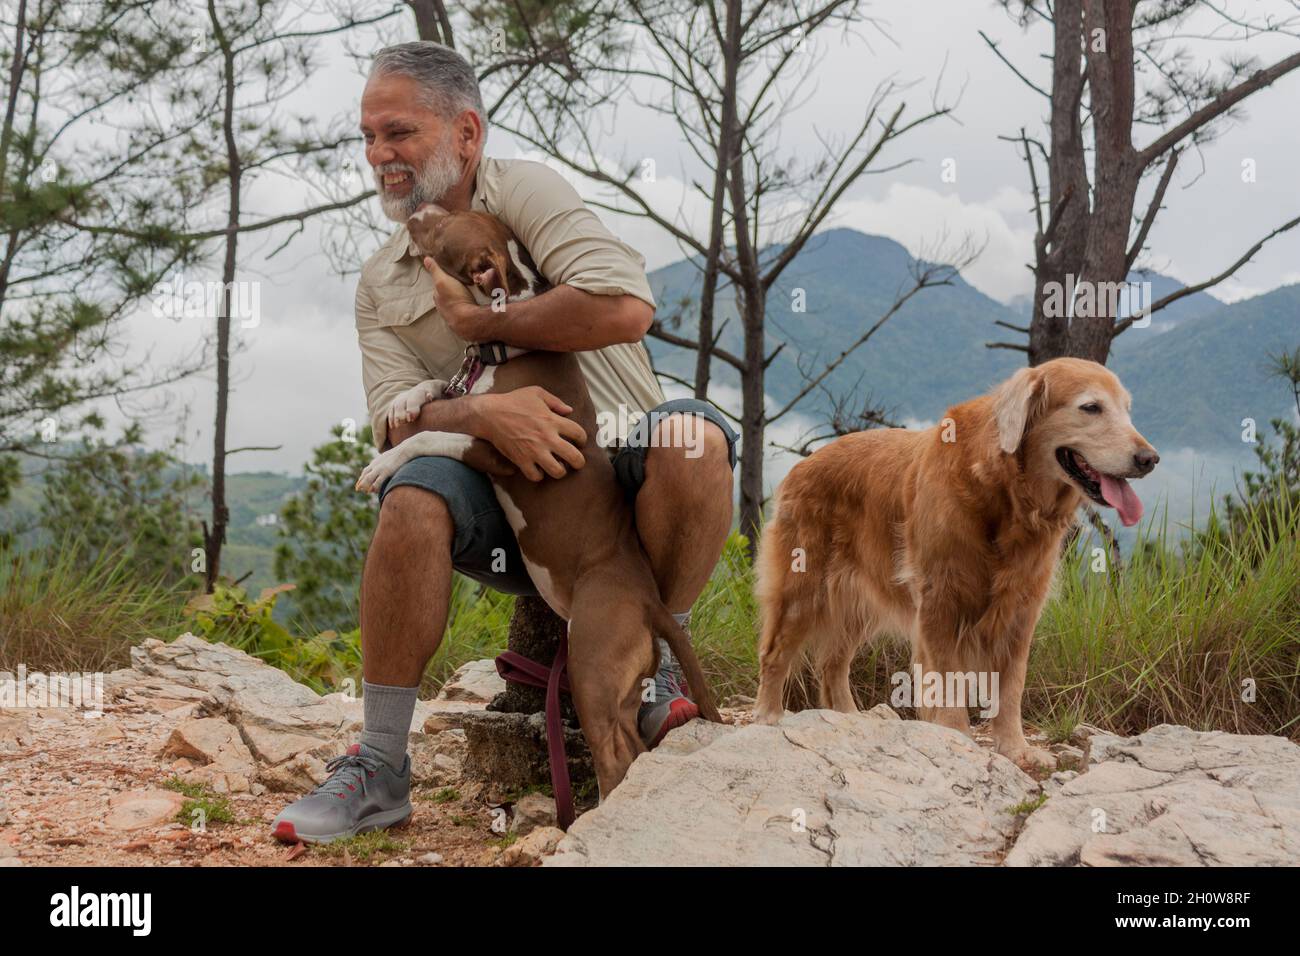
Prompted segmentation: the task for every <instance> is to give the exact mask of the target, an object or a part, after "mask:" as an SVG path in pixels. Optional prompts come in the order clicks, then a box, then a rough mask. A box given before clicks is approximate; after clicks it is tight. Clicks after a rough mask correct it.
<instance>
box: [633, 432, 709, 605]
mask: <svg viewBox="0 0 1300 956" xmlns="http://www.w3.org/2000/svg"><path fill="white" fill-rule="evenodd" d="M683 417H684V416H682V415H680V414H678V415H670V416H668V417H667V418H665V419H664V420H663V421H662V422H660V423H659V426H658V428H657V429H656V438H655V440H654V441H653V442H652V443H651V447H650V448H648V449H646V460H645V482H644V483H643V484H642V485H641V489H640V491H639V492H638V493H637V497H636V526H637V531H638V532H639V533H640V535H641V544H642V546H643V547H644V548H645V550H646V555H647V556H648V557H649V558H650V566H651V568H652V569H653V570H654V576H655V582H656V583H657V584H658V585H659V594H660V596H661V597H662V598H663V600H664V603H665V604H666V605H667V606H668V610H670V611H672V612H673V613H674V614H681V613H682V612H685V611H689V610H690V609H691V605H693V604H694V603H695V599H696V598H697V597H699V596H700V592H701V591H703V590H704V585H705V584H706V583H707V582H708V580H709V575H710V574H712V573H713V568H714V566H715V565H716V564H717V563H718V558H719V557H720V556H721V555H722V548H723V545H725V544H726V542H727V532H728V531H729V530H730V529H731V496H732V487H733V482H732V475H731V465H730V462H729V460H728V454H727V438H726V436H725V435H723V433H722V429H720V428H718V426H717V425H715V424H713V423H712V422H709V421H704V420H702V419H700V420H699V422H700V425H699V427H700V428H701V429H702V432H703V434H702V436H701V435H700V433H699V432H687V434H688V435H690V436H692V437H694V438H697V439H698V438H699V437H702V438H703V454H700V455H699V456H698V457H694V458H692V457H688V455H689V454H690V453H691V449H690V448H688V447H683V445H684V443H683V442H682V441H681V440H680V439H678V440H674V438H675V437H676V436H680V435H681V434H682V433H681V431H680V429H681V428H682V427H683V424H682V418H683ZM686 427H688V428H693V427H694V426H691V425H690V424H689V423H687V425H686ZM674 429H676V431H674ZM698 447H699V446H696V448H697V449H698Z"/></svg>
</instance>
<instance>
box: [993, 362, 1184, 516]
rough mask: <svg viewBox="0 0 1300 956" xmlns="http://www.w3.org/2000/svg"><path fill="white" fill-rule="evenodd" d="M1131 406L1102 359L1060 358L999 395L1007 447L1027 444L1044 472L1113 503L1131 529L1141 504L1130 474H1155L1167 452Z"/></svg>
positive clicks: (1020, 376) (1022, 374) (1016, 379)
mask: <svg viewBox="0 0 1300 956" xmlns="http://www.w3.org/2000/svg"><path fill="white" fill-rule="evenodd" d="M1132 403H1133V399H1132V397H1131V396H1130V395H1129V393H1128V390H1127V389H1125V388H1124V386H1123V385H1122V384H1120V381H1119V379H1118V378H1116V377H1115V375H1114V373H1112V372H1111V371H1109V370H1108V369H1107V368H1106V367H1105V366H1103V365H1099V364H1097V363H1096V362H1088V361H1084V360H1082V359H1055V360H1053V361H1051V362H1045V363H1044V364H1042V365H1040V366H1038V367H1037V368H1031V369H1021V370H1020V371H1019V372H1017V373H1016V375H1015V376H1013V377H1012V379H1011V380H1010V381H1008V382H1006V383H1005V384H1004V385H1003V386H1002V387H1001V389H999V392H998V397H997V398H996V399H995V414H996V416H997V418H998V427H999V433H1000V438H1001V444H1002V449H1003V451H1015V450H1017V449H1018V448H1019V447H1020V446H1021V445H1022V444H1023V445H1024V451H1025V456H1026V460H1027V461H1028V462H1030V463H1031V465H1032V467H1034V468H1035V470H1036V471H1037V472H1039V473H1047V474H1051V475H1053V476H1054V477H1055V479H1056V480H1057V481H1060V482H1063V483H1065V484H1068V485H1070V486H1072V487H1074V488H1076V489H1077V490H1078V491H1079V492H1081V493H1082V494H1083V495H1084V496H1086V497H1087V498H1089V499H1090V500H1092V501H1093V502H1095V503H1096V504H1099V505H1102V506H1109V507H1112V508H1114V509H1115V510H1116V511H1117V512H1118V514H1119V517H1120V521H1122V522H1123V523H1124V525H1125V526H1129V525H1133V524H1136V523H1137V522H1138V521H1139V520H1140V519H1141V517H1142V502H1141V501H1140V500H1139V499H1138V496H1137V493H1136V492H1135V491H1133V489H1132V487H1130V485H1129V483H1128V479H1130V478H1141V477H1142V476H1144V475H1147V474H1149V473H1150V472H1151V470H1152V469H1153V468H1155V466H1156V463H1157V462H1158V461H1159V460H1160V456H1159V455H1158V454H1157V453H1156V450H1155V449H1154V448H1152V447H1151V444H1150V442H1148V441H1147V440H1146V439H1145V438H1143V437H1142V435H1141V434H1139V433H1138V431H1137V429H1136V428H1134V427H1133V421H1132V419H1131V418H1130V417H1129V411H1130V408H1131V407H1132ZM1008 445H1010V446H1011V447H1008Z"/></svg>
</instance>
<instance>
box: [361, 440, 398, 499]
mask: <svg viewBox="0 0 1300 956" xmlns="http://www.w3.org/2000/svg"><path fill="white" fill-rule="evenodd" d="M393 451H394V449H391V448H390V449H389V450H388V451H386V452H384V453H383V454H382V455H377V456H375V457H374V458H373V459H371V461H370V464H368V465H366V467H365V468H363V469H362V471H361V476H360V477H359V478H357V491H363V492H365V493H367V494H372V495H373V494H376V493H378V491H379V489H380V488H382V487H383V484H384V482H385V481H387V480H388V479H389V478H390V477H392V475H393V472H395V471H397V469H398V468H399V467H401V461H400V460H399V459H398V457H397V456H396V455H394V454H393Z"/></svg>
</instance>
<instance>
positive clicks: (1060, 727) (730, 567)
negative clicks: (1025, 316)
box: [0, 496, 1300, 801]
mask: <svg viewBox="0 0 1300 956" xmlns="http://www.w3.org/2000/svg"><path fill="white" fill-rule="evenodd" d="M1273 500H1274V502H1275V504H1274V506H1273V511H1271V512H1269V513H1268V514H1264V515H1260V514H1258V513H1252V512H1246V516H1245V519H1244V520H1241V519H1236V520H1234V521H1232V522H1220V521H1218V520H1217V516H1215V515H1211V516H1210V521H1209V522H1207V523H1206V525H1205V528H1206V529H1209V530H1201V531H1199V532H1197V533H1196V534H1194V535H1191V536H1190V537H1189V536H1187V535H1183V536H1182V537H1181V539H1179V536H1178V535H1176V534H1174V533H1171V532H1170V529H1169V528H1168V526H1167V523H1163V522H1159V521H1157V522H1155V523H1154V530H1151V528H1152V526H1147V527H1148V530H1146V531H1145V532H1144V533H1143V535H1142V536H1141V537H1140V539H1139V540H1138V542H1137V544H1136V545H1135V546H1134V547H1133V548H1131V549H1129V551H1130V553H1128V554H1126V555H1125V564H1124V567H1123V568H1122V569H1121V570H1120V571H1118V572H1115V571H1113V570H1112V571H1108V572H1106V573H1094V572H1093V571H1092V570H1091V569H1090V567H1089V563H1090V558H1091V555H1090V549H1091V547H1092V545H1093V543H1094V542H1093V541H1092V540H1091V539H1085V540H1083V541H1082V542H1080V544H1079V546H1078V547H1076V548H1075V549H1073V550H1072V551H1071V552H1070V553H1069V554H1067V556H1066V557H1065V558H1064V559H1063V560H1062V562H1061V567H1060V569H1059V572H1058V580H1057V584H1056V591H1055V594H1054V595H1053V597H1052V598H1051V599H1050V600H1049V601H1048V603H1047V606H1046V608H1045V610H1044V613H1043V616H1042V619H1041V620H1040V621H1039V624H1038V629H1037V633H1036V636H1035V640H1034V645H1033V651H1032V654H1031V657H1030V662H1029V677H1028V681H1027V685H1026V692H1025V699H1024V706H1023V710H1024V715H1025V719H1026V721H1027V722H1028V723H1029V724H1031V725H1032V726H1034V727H1035V728H1037V729H1038V730H1039V731H1040V732H1042V733H1044V734H1046V735H1047V737H1048V739H1049V740H1051V741H1054V742H1056V741H1063V740H1065V739H1067V738H1068V736H1069V734H1070V731H1071V730H1072V729H1073V728H1074V726H1075V725H1076V724H1078V723H1079V722H1087V723H1090V724H1095V725H1098V726H1101V727H1103V728H1106V729H1108V730H1112V731H1115V732H1118V733H1126V734H1131V733H1139V732H1141V731H1143V730H1146V729H1147V728H1149V727H1151V726H1154V725H1156V724H1160V723H1176V724H1184V725H1186V726H1189V727H1192V728H1194V729H1200V730H1211V729H1213V730H1228V731H1233V732H1237V733H1266V734H1282V735H1286V736H1289V737H1293V738H1300V546H1298V545H1297V542H1298V541H1300V508H1297V507H1296V505H1295V504H1294V503H1293V502H1292V501H1291V499H1289V498H1287V497H1285V496H1279V497H1276V498H1274V499H1273ZM453 580H454V583H453V589H452V599H451V613H450V616H449V623H448V628H447V633H446V636H445V638H444V640H443V642H442V647H441V648H440V650H439V652H438V654H437V656H436V657H435V658H434V660H433V662H432V663H431V664H430V667H429V669H428V671H427V672H426V676H425V680H424V682H423V685H422V688H421V690H422V696H426V697H427V696H432V695H433V694H434V693H436V692H437V690H438V689H439V688H440V687H441V685H442V684H443V682H444V681H445V680H446V679H447V677H448V676H450V674H451V673H452V672H453V671H454V670H455V669H456V668H457V667H459V666H460V665H461V664H463V663H465V662H466V661H470V660H475V659H478V658H484V657H491V656H494V655H495V654H496V653H498V652H499V651H500V650H502V649H503V648H504V647H505V643H506V635H507V632H508V630H509V622H510V615H511V613H512V612H513V608H514V599H513V598H511V597H509V596H506V595H501V594H497V593H495V592H492V591H489V590H487V589H485V588H482V587H480V586H479V585H476V584H475V583H474V582H472V581H469V580H468V579H465V578H462V577H460V576H459V575H457V576H455V577H454V579H453ZM183 600H184V595H182V594H180V593H178V592H177V591H175V590H174V589H169V588H165V587H162V586H160V585H154V584H149V583H147V582H146V583H141V582H140V581H138V580H137V579H135V578H134V577H133V575H132V569H131V568H130V566H129V565H128V563H127V562H125V561H124V560H123V559H121V558H120V557H116V556H112V555H108V556H104V557H101V558H100V559H98V560H97V561H95V562H93V563H92V564H91V565H90V566H89V567H85V566H83V565H82V564H81V563H79V562H78V561H77V559H76V556H75V553H74V552H72V551H64V552H62V553H51V552H49V551H48V550H42V549H34V550H31V551H28V552H25V553H23V554H15V553H13V552H12V551H0V670H5V669H7V670H10V671H13V670H14V669H16V667H17V665H18V664H19V663H22V664H25V665H26V666H27V669H28V670H36V669H38V668H40V669H50V670H81V671H97V670H107V669H111V668H113V667H119V666H125V665H127V664H129V654H128V651H129V648H130V647H131V646H132V645H134V644H136V643H138V642H139V641H141V640H143V639H144V638H146V637H159V638H162V639H164V640H168V639H171V638H174V637H175V636H176V635H177V634H179V633H181V632H182V631H184V630H185V629H186V628H187V627H188V626H189V625H191V624H192V623H193V621H190V622H187V621H185V620H184V619H183V617H182V614H181V605H182V603H183ZM263 616H265V617H269V615H263ZM277 628H278V630H277ZM690 629H691V633H692V637H693V640H694V643H695V646H696V648H697V650H698V653H699V656H700V660H701V663H702V665H703V667H704V670H705V673H706V674H707V675H708V676H709V678H710V681H711V685H712V688H713V692H714V695H715V697H716V698H717V699H719V700H721V699H725V698H727V697H730V696H733V695H737V694H743V695H747V696H753V695H754V693H755V692H756V690H757V675H758V664H757V635H758V630H759V629H758V610H757V607H756V604H755V601H754V597H753V572H752V569H751V567H750V564H749V560H748V557H747V554H746V548H745V541H744V539H743V538H741V537H740V536H739V535H733V536H732V537H731V539H730V540H729V541H728V542H727V545H726V547H725V549H724V551H723V554H722V558H721V560H720V561H719V562H718V566H717V568H716V569H715V571H714V573H713V575H712V577H711V578H710V580H709V582H708V584H707V585H706V587H705V590H704V592H703V594H702V595H701V596H700V598H699V600H698V601H697V602H696V605H695V608H694V611H693V614H692V619H691V628H690ZM211 636H212V638H213V639H218V640H226V641H229V642H231V643H233V644H235V645H236V646H239V647H242V648H243V649H244V650H246V651H248V652H249V653H251V654H255V655H257V656H260V657H262V658H263V659H264V660H267V661H268V662H269V663H272V664H275V665H276V666H280V667H282V668H283V669H284V670H286V672H288V673H290V674H291V675H293V676H294V677H295V679H297V680H300V681H302V682H304V683H307V684H309V685H310V686H313V687H315V688H316V689H318V690H324V689H330V688H332V687H335V686H338V682H339V681H341V680H342V679H344V678H347V677H351V678H353V679H355V681H356V684H357V685H359V684H360V680H361V673H360V659H361V648H360V641H359V636H358V634H357V632H355V631H354V632H350V633H347V634H343V635H338V634H333V633H332V632H331V633H327V634H324V635H312V636H302V635H294V634H289V633H288V632H287V631H285V630H284V629H283V628H282V627H280V626H279V625H273V626H272V625H267V624H265V623H264V622H262V621H261V620H260V619H259V618H256V617H255V616H250V615H249V612H248V611H247V610H246V609H240V610H239V612H238V614H237V615H234V616H231V617H229V618H227V619H225V620H224V621H223V623H222V627H221V628H220V629H217V630H214V631H213V633H212V635H211ZM909 663H910V661H909V650H908V648H907V646H906V644H905V643H903V642H901V641H881V642H879V643H877V644H876V645H875V646H873V647H870V648H867V649H865V650H864V651H863V652H862V653H861V654H860V655H859V657H858V659H857V660H856V661H855V663H854V673H853V684H854V688H855V691H856V692H857V694H858V698H859V701H860V703H861V704H863V705H864V706H871V705H873V704H876V703H879V702H881V701H888V700H889V698H890V693H891V691H892V689H893V686H892V684H891V680H890V678H891V676H892V675H893V674H895V673H897V672H899V671H904V670H906V669H908V667H909ZM801 682H802V683H801V684H800V686H799V687H797V688H796V690H795V695H794V696H795V698H796V701H798V700H800V699H802V700H803V701H810V700H815V696H814V695H813V693H812V690H813V689H812V688H811V687H810V686H809V685H810V684H811V681H810V680H808V679H806V678H801ZM1247 688H1250V689H1253V693H1254V699H1253V700H1252V701H1247V700H1243V691H1244V690H1246V689H1247ZM906 714H907V712H906V711H905V715H906ZM433 799H435V800H438V796H437V794H435V795H434V797H433ZM447 799H448V801H450V800H451V799H455V798H452V797H449V798H447Z"/></svg>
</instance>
